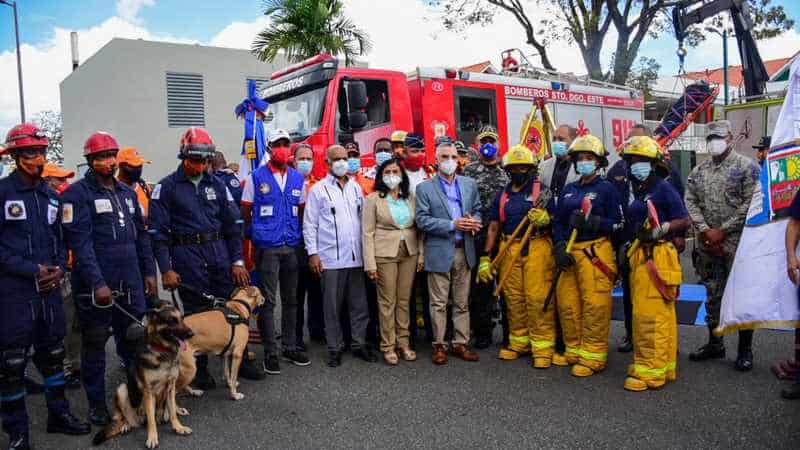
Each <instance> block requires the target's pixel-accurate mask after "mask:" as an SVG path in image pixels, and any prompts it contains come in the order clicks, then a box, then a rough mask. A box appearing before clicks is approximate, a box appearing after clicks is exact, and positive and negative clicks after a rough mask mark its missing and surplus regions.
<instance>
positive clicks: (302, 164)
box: [297, 159, 314, 175]
mask: <svg viewBox="0 0 800 450" xmlns="http://www.w3.org/2000/svg"><path fill="white" fill-rule="evenodd" d="M313 167H314V161H311V160H310V159H302V160H300V161H297V171H298V172H300V173H302V174H303V175H308V174H310V173H311V169H312V168H313Z"/></svg>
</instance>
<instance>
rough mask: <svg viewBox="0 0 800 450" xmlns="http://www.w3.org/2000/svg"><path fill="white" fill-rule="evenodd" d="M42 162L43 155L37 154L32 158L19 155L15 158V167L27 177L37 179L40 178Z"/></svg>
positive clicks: (43, 161) (42, 168)
mask: <svg viewBox="0 0 800 450" xmlns="http://www.w3.org/2000/svg"><path fill="white" fill-rule="evenodd" d="M44 163H45V159H44V155H42V154H38V155H36V156H34V157H33V158H25V157H20V158H19V159H18V160H17V167H19V168H20V170H22V171H23V172H25V173H26V174H27V175H28V176H29V177H31V178H34V179H37V178H41V176H42V172H44Z"/></svg>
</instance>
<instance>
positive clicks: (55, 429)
mask: <svg viewBox="0 0 800 450" xmlns="http://www.w3.org/2000/svg"><path fill="white" fill-rule="evenodd" d="M6 145H7V151H8V152H10V153H11V156H12V157H13V158H14V160H15V162H16V165H17V169H16V170H15V171H14V172H13V173H11V175H9V176H8V177H6V178H4V179H2V180H0V205H2V208H3V210H2V212H0V311H2V313H0V416H2V421H3V431H5V432H6V433H8V439H9V445H8V448H10V449H28V448H30V442H29V431H28V412H27V409H26V407H25V382H24V377H25V366H26V365H27V363H28V358H29V357H30V356H31V355H30V354H29V350H30V348H31V347H33V349H34V352H33V356H32V359H33V363H34V364H35V365H36V368H37V369H39V372H41V374H42V378H43V379H44V385H45V398H46V400H47V409H48V416H47V432H48V433H64V434H88V433H89V432H91V428H90V427H89V424H87V423H84V422H81V421H79V420H78V419H77V418H75V417H74V416H73V415H72V413H71V412H70V409H69V403H68V402H67V399H66V397H65V396H64V367H63V362H64V356H65V352H64V333H65V320H64V307H63V300H62V297H61V282H62V279H63V277H64V267H66V249H65V248H64V246H63V240H62V235H61V228H60V221H61V204H60V202H59V200H58V195H57V194H56V192H55V191H54V190H53V189H52V188H50V187H49V186H48V185H47V183H46V182H45V181H44V180H43V179H42V172H43V170H44V164H45V152H46V151H47V145H48V141H47V138H46V137H45V136H44V134H43V133H42V132H41V131H40V130H39V129H38V128H37V127H36V126H35V125H32V124H21V125H17V126H16V127H14V128H12V129H11V130H10V131H9V133H8V136H7V138H6Z"/></svg>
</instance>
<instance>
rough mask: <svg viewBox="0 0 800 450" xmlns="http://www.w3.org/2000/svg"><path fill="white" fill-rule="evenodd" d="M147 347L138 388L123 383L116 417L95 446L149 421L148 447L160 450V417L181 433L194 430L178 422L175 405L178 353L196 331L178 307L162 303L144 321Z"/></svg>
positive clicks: (138, 368)
mask: <svg viewBox="0 0 800 450" xmlns="http://www.w3.org/2000/svg"><path fill="white" fill-rule="evenodd" d="M144 329H145V337H144V344H145V346H144V348H142V349H141V350H140V351H139V352H138V353H137V356H136V358H137V359H136V372H135V375H134V379H135V380H136V383H135V384H136V386H129V385H128V383H122V384H121V385H120V386H119V387H118V388H117V393H116V396H115V398H114V417H113V418H112V420H111V423H110V424H109V425H107V426H106V427H105V428H104V429H103V430H101V431H99V432H98V433H97V434H96V435H95V436H94V440H93V441H92V443H93V444H94V445H98V444H100V443H102V442H104V441H107V440H108V439H111V438H112V437H114V436H117V435H120V434H124V433H127V432H128V431H130V430H132V429H133V428H136V427H139V426H141V424H142V422H143V421H145V420H147V442H146V443H145V445H146V446H147V448H155V447H158V432H157V430H156V417H159V418H162V417H163V418H164V420H165V421H166V420H169V422H170V423H171V424H172V429H173V430H175V432H176V433H178V434H184V435H185V434H190V433H191V432H192V429H191V428H189V427H186V426H183V425H182V424H181V423H180V421H179V420H178V416H177V412H178V407H177V405H176V404H175V392H176V382H177V380H178V372H179V363H178V352H179V350H180V349H181V348H182V347H185V345H184V343H185V341H186V340H187V339H189V338H191V337H192V331H191V330H190V329H189V328H188V327H187V326H186V324H185V323H184V322H183V315H182V314H181V312H180V311H179V310H178V309H177V308H175V307H174V306H172V305H170V304H167V303H162V304H161V305H159V306H158V307H157V308H156V309H155V310H153V311H149V312H148V313H147V314H146V315H145V318H144Z"/></svg>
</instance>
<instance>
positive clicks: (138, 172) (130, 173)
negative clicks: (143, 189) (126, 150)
mask: <svg viewBox="0 0 800 450" xmlns="http://www.w3.org/2000/svg"><path fill="white" fill-rule="evenodd" d="M119 170H120V171H121V172H123V173H124V174H125V177H126V178H127V179H128V180H130V182H131V183H135V182H137V181H139V180H141V179H142V168H141V167H126V168H123V167H121V168H120V169H119Z"/></svg>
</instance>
